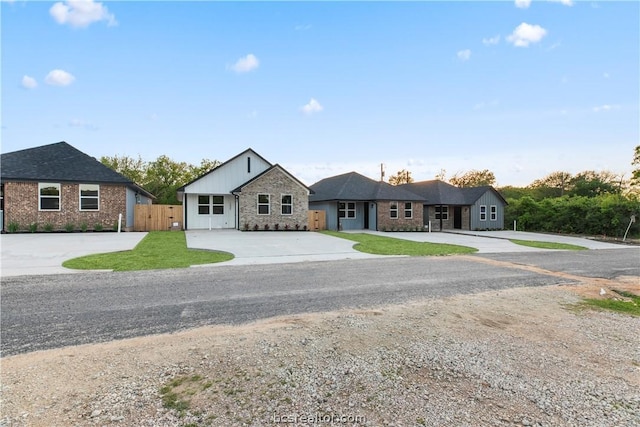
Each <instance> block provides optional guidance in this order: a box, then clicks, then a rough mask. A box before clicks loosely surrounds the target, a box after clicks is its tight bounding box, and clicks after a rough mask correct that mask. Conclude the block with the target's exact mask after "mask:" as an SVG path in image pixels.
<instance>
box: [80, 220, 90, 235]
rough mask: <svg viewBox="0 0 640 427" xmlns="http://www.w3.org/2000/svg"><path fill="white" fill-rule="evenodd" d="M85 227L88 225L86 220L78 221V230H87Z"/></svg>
mask: <svg viewBox="0 0 640 427" xmlns="http://www.w3.org/2000/svg"><path fill="white" fill-rule="evenodd" d="M87 227H88V225H87V222H86V221H83V222H81V223H80V231H82V232H83V233H84V232H85V231H87Z"/></svg>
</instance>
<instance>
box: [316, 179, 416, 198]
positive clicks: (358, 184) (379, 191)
mask: <svg viewBox="0 0 640 427" xmlns="http://www.w3.org/2000/svg"><path fill="white" fill-rule="evenodd" d="M309 188H310V189H311V190H313V192H314V193H315V194H314V195H312V196H310V197H309V201H310V202H321V201H333V200H352V201H373V200H407V201H409V200H415V201H422V200H423V198H422V197H421V196H419V195H417V194H415V193H412V192H410V191H408V190H406V189H404V188H401V187H400V186H393V185H391V184H388V183H386V182H382V181H374V180H373V179H371V178H367V177H366V176H363V175H360V174H359V173H357V172H349V173H345V174H342V175H336V176H333V177H330V178H325V179H323V180H321V181H318V182H316V183H315V184H313V185H312V186H311V187H309Z"/></svg>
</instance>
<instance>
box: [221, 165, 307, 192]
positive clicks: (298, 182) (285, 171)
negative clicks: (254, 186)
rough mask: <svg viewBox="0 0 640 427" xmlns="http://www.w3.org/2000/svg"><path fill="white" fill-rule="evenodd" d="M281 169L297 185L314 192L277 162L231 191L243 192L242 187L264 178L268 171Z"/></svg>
mask: <svg viewBox="0 0 640 427" xmlns="http://www.w3.org/2000/svg"><path fill="white" fill-rule="evenodd" d="M276 169H277V170H279V171H280V172H282V173H283V174H285V175H286V176H287V177H288V178H289V179H290V180H291V181H293V182H294V183H296V184H297V185H299V186H300V187H302V188H304V189H305V190H307V191H308V192H309V193H313V191H312V190H311V189H310V188H309V187H307V186H306V185H304V184H303V183H302V181H300V180H299V179H298V178H296V177H295V176H293V175H291V174H290V173H289V172H288V171H287V170H286V169H285V168H283V167H282V166H280V165H279V164H277V163H276V164H275V165H273V166H271V167H270V168H269V169H267V170H265V171H264V172H262V173H260V174H258V175H256V176H254V177H253V178H251V179H250V180H249V181H247V182H245V183H244V184H242V185H240V186H238V188H236V189H234V190H233V191H232V192H231V193H233V194H235V193H241V192H242V189H243V188H245V187H246V186H247V185H249V184H251V183H252V182H255V181H257V180H259V179H260V178H262V177H263V176H265V175H266V174H267V173H269V172H271V171H273V170H276Z"/></svg>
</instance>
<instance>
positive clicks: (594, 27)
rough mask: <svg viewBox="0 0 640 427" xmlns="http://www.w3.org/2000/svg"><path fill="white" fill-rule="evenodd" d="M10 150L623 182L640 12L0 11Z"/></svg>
mask: <svg viewBox="0 0 640 427" xmlns="http://www.w3.org/2000/svg"><path fill="white" fill-rule="evenodd" d="M0 14H1V18H0V19H1V37H2V45H1V71H2V73H1V74H2V75H1V85H2V86H1V90H2V92H1V93H2V99H1V101H2V102H1V108H2V110H1V132H2V133H1V147H2V152H3V153H6V152H11V151H16V150H21V149H25V148H32V147H36V146H40V145H45V144H50V143H54V142H58V141H66V142H68V143H69V144H71V145H73V146H74V147H76V148H78V149H79V150H81V151H83V152H85V153H87V154H89V155H91V156H94V157H96V158H100V157H101V156H114V155H118V156H130V157H134V158H138V156H139V157H141V158H142V159H143V160H145V161H152V160H155V159H156V158H157V157H158V156H160V155H167V156H169V157H170V158H171V159H173V160H175V161H180V162H182V161H184V162H188V163H193V164H199V163H200V160H201V159H204V158H206V159H211V160H219V161H226V160H228V159H230V158H232V157H234V156H235V155H236V154H239V153H240V152H242V151H244V150H245V149H247V148H253V149H254V150H255V151H256V152H258V153H259V154H260V155H261V156H262V157H264V158H265V159H267V160H268V161H270V162H271V163H274V164H275V163H278V164H280V165H281V166H283V167H284V168H285V169H287V170H288V171H289V172H290V173H292V174H293V175H294V176H296V177H297V178H298V179H300V180H301V181H302V182H304V183H305V184H307V185H311V184H313V183H315V182H317V181H319V180H320V179H323V178H326V177H329V176H334V175H337V174H341V173H345V172H351V171H355V172H359V173H361V174H363V175H366V176H369V177H370V178H374V179H379V178H380V170H381V165H384V166H383V168H384V170H385V173H386V178H388V177H389V176H391V175H394V174H395V173H396V172H397V171H399V170H401V169H407V170H409V171H410V172H411V174H412V177H413V178H414V179H415V180H416V181H421V180H428V179H434V177H435V175H436V174H438V173H440V172H441V171H442V170H445V171H446V176H451V175H454V174H461V173H464V172H467V171H469V170H472V169H475V170H484V169H488V170H490V171H492V172H493V173H494V174H495V176H496V179H497V186H507V185H514V186H526V185H528V184H530V183H531V182H533V181H534V180H536V179H539V178H543V177H544V176H546V175H548V174H549V173H552V172H554V171H566V172H569V173H572V174H575V173H579V172H582V171H586V170H596V171H603V170H607V171H611V172H613V173H616V174H620V175H622V174H624V175H625V176H626V178H629V177H630V174H631V169H632V166H631V161H632V159H633V151H634V147H635V146H636V145H638V144H640V119H639V117H640V112H639V109H638V104H639V97H640V69H639V66H640V47H639V44H640V29H639V28H640V2H636V1H629V2H609V1H600V2H590V1H588V2H587V1H584V2H583V1H575V0H562V1H527V0H516V1H493V2H483V1H474V2H444V1H423V2H417V1H416V2H382V1H379V2H358V1H354V2H270V1H261V2H213V1H197V2H178V1H139V2H130V1H126V2H124V1H118V2H115V1H109V2H106V1H105V2H98V1H86V0H85V1H62V2H32V1H22V0H14V1H7V0H2V1H1V2H0Z"/></svg>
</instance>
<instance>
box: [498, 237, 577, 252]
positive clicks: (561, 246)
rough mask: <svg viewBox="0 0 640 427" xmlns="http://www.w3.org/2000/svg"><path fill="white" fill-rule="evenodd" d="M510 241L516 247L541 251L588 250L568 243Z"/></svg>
mask: <svg viewBox="0 0 640 427" xmlns="http://www.w3.org/2000/svg"><path fill="white" fill-rule="evenodd" d="M509 241H510V242H511V243H515V244H516V245H522V246H531V247H532V248H540V249H562V250H569V251H585V250H587V248H585V247H584V246H578V245H569V244H567V243H553V242H537V241H535V240H517V239H511V240H509Z"/></svg>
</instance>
